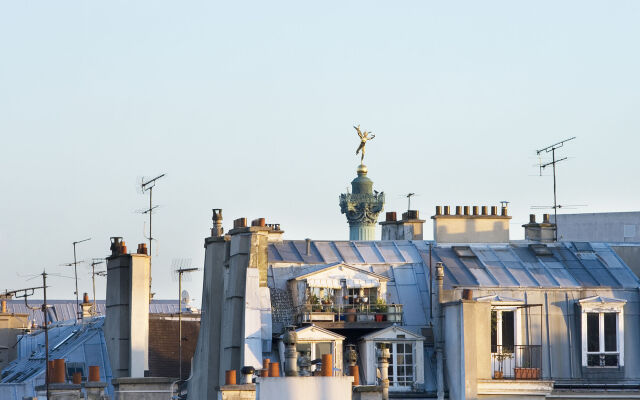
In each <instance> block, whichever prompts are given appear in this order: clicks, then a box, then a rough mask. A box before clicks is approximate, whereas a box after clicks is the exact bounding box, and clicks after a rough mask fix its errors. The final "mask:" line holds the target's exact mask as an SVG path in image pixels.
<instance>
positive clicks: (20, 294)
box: [2, 271, 51, 399]
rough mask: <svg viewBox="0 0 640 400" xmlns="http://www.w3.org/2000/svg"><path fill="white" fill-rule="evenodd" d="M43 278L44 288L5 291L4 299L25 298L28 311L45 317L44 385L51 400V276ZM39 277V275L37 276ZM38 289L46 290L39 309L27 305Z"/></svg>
mask: <svg viewBox="0 0 640 400" xmlns="http://www.w3.org/2000/svg"><path fill="white" fill-rule="evenodd" d="M39 275H41V276H42V286H36V287H30V288H24V289H17V290H11V291H8V290H5V292H4V293H3V294H2V297H3V298H10V297H12V296H15V297H16V298H24V304H25V305H26V306H27V308H28V309H30V310H38V309H40V310H41V311H42V314H43V316H44V326H43V329H44V354H45V378H44V384H45V386H46V392H47V399H48V398H49V394H50V392H49V383H51V382H49V379H50V375H51V374H50V373H49V323H48V321H47V308H49V307H50V306H49V305H47V276H48V275H49V274H47V272H46V271H42V273H41V274H39ZM36 276H37V275H36ZM36 289H44V301H43V303H42V306H40V307H37V306H30V305H29V303H27V297H29V296H33V293H34V292H35V290H36Z"/></svg>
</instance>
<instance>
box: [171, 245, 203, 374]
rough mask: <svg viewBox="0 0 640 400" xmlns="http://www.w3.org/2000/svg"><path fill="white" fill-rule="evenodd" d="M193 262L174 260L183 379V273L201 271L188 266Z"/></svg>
mask: <svg viewBox="0 0 640 400" xmlns="http://www.w3.org/2000/svg"><path fill="white" fill-rule="evenodd" d="M190 264H191V259H186V258H183V259H179V260H174V267H176V268H175V269H174V272H175V273H176V274H177V275H178V370H179V372H178V377H179V379H180V380H182V341H183V340H184V338H183V337H182V294H183V293H182V275H184V274H187V273H190V272H195V271H199V270H200V268H196V267H188V266H187V265H190Z"/></svg>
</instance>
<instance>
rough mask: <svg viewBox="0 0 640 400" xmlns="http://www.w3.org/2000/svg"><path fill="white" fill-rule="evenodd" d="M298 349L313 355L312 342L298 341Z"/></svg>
mask: <svg viewBox="0 0 640 400" xmlns="http://www.w3.org/2000/svg"><path fill="white" fill-rule="evenodd" d="M296 350H297V351H298V353H304V354H306V353H309V356H311V343H298V344H296Z"/></svg>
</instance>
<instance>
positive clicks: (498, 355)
mask: <svg viewBox="0 0 640 400" xmlns="http://www.w3.org/2000/svg"><path fill="white" fill-rule="evenodd" d="M491 350H492V352H491V370H492V372H493V379H528V380H539V379H542V373H541V372H542V346H540V345H517V346H492V349H491Z"/></svg>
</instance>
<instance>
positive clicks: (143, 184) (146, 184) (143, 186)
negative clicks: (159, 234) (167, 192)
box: [140, 174, 166, 297]
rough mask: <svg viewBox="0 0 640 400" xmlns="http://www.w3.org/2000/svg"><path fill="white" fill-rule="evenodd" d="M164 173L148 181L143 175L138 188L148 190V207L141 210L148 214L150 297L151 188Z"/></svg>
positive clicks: (152, 207) (152, 208)
mask: <svg viewBox="0 0 640 400" xmlns="http://www.w3.org/2000/svg"><path fill="white" fill-rule="evenodd" d="M165 175H166V174H161V175H158V176H156V177H155V178H153V179H149V180H148V181H146V182H145V181H144V177H143V178H142V179H141V180H140V189H141V191H142V193H144V192H149V208H148V209H147V210H145V211H143V214H149V236H148V237H147V239H148V240H149V296H150V297H151V280H152V278H151V259H152V254H153V253H152V251H151V245H152V242H153V240H154V239H153V235H152V233H151V232H152V231H151V220H152V219H151V216H152V215H153V210H154V209H155V208H157V206H156V207H154V206H153V188H154V187H155V186H156V182H157V181H158V179H160V178H162V177H163V176H165Z"/></svg>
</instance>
